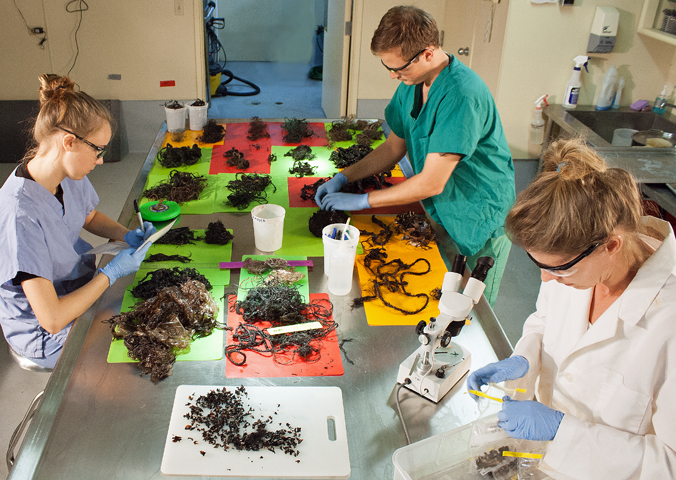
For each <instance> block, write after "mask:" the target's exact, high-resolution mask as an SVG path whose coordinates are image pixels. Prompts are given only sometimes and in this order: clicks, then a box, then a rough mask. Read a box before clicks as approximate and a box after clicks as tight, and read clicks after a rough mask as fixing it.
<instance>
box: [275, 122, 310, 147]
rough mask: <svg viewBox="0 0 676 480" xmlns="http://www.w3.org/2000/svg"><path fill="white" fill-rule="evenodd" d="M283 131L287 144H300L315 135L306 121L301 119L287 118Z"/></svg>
mask: <svg viewBox="0 0 676 480" xmlns="http://www.w3.org/2000/svg"><path fill="white" fill-rule="evenodd" d="M282 129H283V130H284V131H285V132H286V133H285V134H284V135H283V136H282V140H284V141H285V142H286V143H300V142H301V141H302V140H303V139H304V138H310V137H312V135H314V134H315V132H314V130H312V127H310V126H309V125H308V123H307V122H306V121H305V119H300V118H285V119H284V123H283V124H282Z"/></svg>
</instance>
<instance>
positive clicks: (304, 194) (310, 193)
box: [300, 178, 330, 201]
mask: <svg viewBox="0 0 676 480" xmlns="http://www.w3.org/2000/svg"><path fill="white" fill-rule="evenodd" d="M329 180H330V178H320V179H319V180H317V181H316V182H315V183H310V184H307V183H306V184H305V185H303V188H301V189H300V198H301V199H303V200H312V201H314V199H315V195H317V189H318V188H319V187H321V186H322V185H324V184H325V183H326V182H328V181H329Z"/></svg>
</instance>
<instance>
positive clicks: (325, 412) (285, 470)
mask: <svg viewBox="0 0 676 480" xmlns="http://www.w3.org/2000/svg"><path fill="white" fill-rule="evenodd" d="M217 388H223V387H221V386H208V385H180V386H179V387H178V388H177V389H176V397H175V398H174V407H173V409H172V412H171V420H170V422H169V430H168V432H167V440H166V442H165V445H164V456H163V457H162V468H161V471H162V473H163V474H165V475H194V476H204V477H265V478H298V479H301V478H312V479H315V478H316V479H346V478H348V477H349V476H350V456H349V453H348V449H347V431H346V428H345V412H344V410H343V392H342V391H341V390H340V388H338V387H245V388H246V392H247V394H248V400H247V399H246V398H245V399H244V403H245V404H246V403H248V404H249V405H250V406H251V407H252V408H253V409H254V412H255V415H256V418H259V417H260V416H265V417H267V416H268V415H272V416H273V417H274V419H275V421H274V422H273V423H272V424H271V425H270V428H287V427H286V423H287V422H288V423H289V424H290V425H291V426H292V427H300V428H301V432H300V436H301V438H302V439H303V442H302V443H301V444H300V445H299V446H298V447H297V448H298V450H299V451H300V454H299V455H298V456H297V457H294V456H291V455H287V454H285V453H283V452H282V451H280V450H279V449H277V450H276V453H272V452H270V451H268V450H261V451H258V452H247V451H245V450H241V451H238V450H236V449H235V448H234V447H233V448H230V449H229V450H228V451H225V450H223V449H220V448H219V449H215V448H214V447H213V446H212V445H209V444H208V443H206V442H205V441H204V440H202V435H201V433H200V432H198V431H197V430H193V431H189V430H186V429H185V426H186V425H187V424H189V423H190V422H189V420H187V419H186V418H184V417H183V415H185V414H186V413H188V412H189V411H190V410H189V407H188V406H187V405H186V404H187V403H188V402H191V403H192V404H194V403H195V400H197V397H199V396H200V395H206V394H207V393H209V392H210V391H212V390H216V389H217ZM225 388H226V389H227V390H229V391H233V392H234V391H235V389H236V388H238V386H229V387H225ZM189 396H192V397H193V399H194V400H193V401H191V400H189V399H188V397H189ZM277 405H279V407H278V406H277ZM275 412H277V413H276V414H275ZM279 422H281V423H282V426H279ZM329 424H332V425H334V427H333V430H332V431H331V433H330V428H329ZM174 435H178V436H180V437H183V440H182V441H180V442H177V443H174V442H173V441H172V438H173V436H174ZM188 437H193V438H194V439H195V440H196V441H198V442H199V443H198V444H197V445H195V444H193V442H192V441H191V440H188ZM330 437H334V439H333V440H332V439H331V438H330ZM200 450H203V451H205V452H206V454H205V455H204V456H202V455H201V454H200ZM260 457H263V458H260ZM297 460H300V462H296V461H297Z"/></svg>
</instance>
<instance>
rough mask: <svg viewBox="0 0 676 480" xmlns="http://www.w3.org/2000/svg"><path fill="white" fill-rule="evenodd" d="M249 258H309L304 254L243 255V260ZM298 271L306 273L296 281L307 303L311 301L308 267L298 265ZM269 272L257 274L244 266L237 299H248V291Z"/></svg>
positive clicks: (289, 259)
mask: <svg viewBox="0 0 676 480" xmlns="http://www.w3.org/2000/svg"><path fill="white" fill-rule="evenodd" d="M247 258H251V259H253V260H267V259H268V258H283V259H284V260H286V261H291V260H307V257H306V256H304V255H283V256H282V255H273V256H270V255H244V256H242V261H243V262H244V261H246V259H247ZM296 271H297V272H300V273H303V274H305V276H304V277H303V279H302V280H300V281H298V282H296V283H294V285H295V286H297V287H298V292H299V293H300V294H301V295H302V296H303V301H304V302H305V303H309V302H310V283H309V281H308V271H307V267H296ZM268 273H269V272H265V273H262V274H260V275H256V274H254V273H249V271H248V270H247V269H246V268H242V269H241V270H240V273H239V287H238V288H237V300H238V301H243V300H246V295H247V291H248V290H250V289H251V288H253V287H255V286H256V285H258V283H259V282H258V281H259V280H260V279H262V278H265V277H266V276H267V274H268Z"/></svg>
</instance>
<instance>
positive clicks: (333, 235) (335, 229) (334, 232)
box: [331, 228, 338, 238]
mask: <svg viewBox="0 0 676 480" xmlns="http://www.w3.org/2000/svg"><path fill="white" fill-rule="evenodd" d="M337 230H338V229H337V228H334V229H333V234H332V235H331V238H336V231H337Z"/></svg>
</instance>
